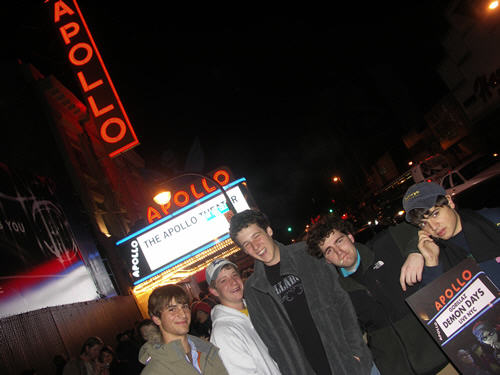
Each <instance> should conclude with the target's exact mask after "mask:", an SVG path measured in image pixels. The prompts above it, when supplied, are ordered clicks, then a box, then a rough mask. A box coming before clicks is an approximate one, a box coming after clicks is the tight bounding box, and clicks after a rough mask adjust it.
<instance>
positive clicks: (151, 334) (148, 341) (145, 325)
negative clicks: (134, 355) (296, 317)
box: [137, 319, 162, 365]
mask: <svg viewBox="0 0 500 375" xmlns="http://www.w3.org/2000/svg"><path fill="white" fill-rule="evenodd" d="M137 330H138V331H139V334H140V336H141V338H142V340H143V344H142V346H141V348H140V349H139V362H140V363H142V364H143V365H145V364H147V363H148V362H149V360H150V359H151V355H150V351H151V350H152V348H153V347H154V346H155V345H158V344H160V343H161V342H162V338H161V332H160V329H159V328H158V326H157V325H156V324H155V323H154V322H153V321H152V320H151V319H144V320H142V321H141V322H140V323H139V324H138V325H137Z"/></svg>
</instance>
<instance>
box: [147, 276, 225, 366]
mask: <svg viewBox="0 0 500 375" xmlns="http://www.w3.org/2000/svg"><path fill="white" fill-rule="evenodd" d="M148 312H149V315H150V316H151V320H152V321H153V322H154V323H155V324H156V325H157V326H158V328H159V329H160V333H161V338H162V341H161V343H159V344H154V345H152V346H151V348H150V351H149V354H150V356H151V359H150V360H149V361H148V362H147V364H146V367H144V370H142V372H141V374H142V375H169V374H171V375H184V374H193V375H194V374H202V375H225V374H227V371H226V369H225V367H224V364H223V363H222V360H221V359H220V357H219V353H218V352H219V349H217V348H216V347H215V346H214V345H212V344H211V343H209V342H207V341H205V340H202V339H200V338H198V337H196V336H191V335H188V331H189V324H190V323H191V311H190V310H189V296H188V294H187V293H186V291H185V290H184V289H183V288H182V287H180V286H178V285H163V286H160V287H158V288H156V289H155V290H153V292H152V293H151V295H150V296H149V300H148Z"/></svg>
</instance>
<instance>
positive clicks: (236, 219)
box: [229, 210, 271, 247]
mask: <svg viewBox="0 0 500 375" xmlns="http://www.w3.org/2000/svg"><path fill="white" fill-rule="evenodd" d="M252 224H257V225H258V226H259V227H260V228H262V229H264V230H266V229H267V228H268V227H270V226H271V225H270V223H269V219H268V218H267V216H266V215H264V214H263V213H262V212H260V211H257V210H245V211H242V212H238V213H237V214H235V215H234V216H233V217H232V218H231V220H230V222H229V235H230V236H231V239H232V240H233V242H234V243H236V244H237V245H238V246H240V247H241V245H240V244H239V243H238V241H237V240H236V236H237V235H238V233H239V232H240V231H241V230H242V229H245V228H246V227H248V226H249V225H252Z"/></svg>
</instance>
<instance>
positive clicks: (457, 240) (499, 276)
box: [401, 182, 500, 287]
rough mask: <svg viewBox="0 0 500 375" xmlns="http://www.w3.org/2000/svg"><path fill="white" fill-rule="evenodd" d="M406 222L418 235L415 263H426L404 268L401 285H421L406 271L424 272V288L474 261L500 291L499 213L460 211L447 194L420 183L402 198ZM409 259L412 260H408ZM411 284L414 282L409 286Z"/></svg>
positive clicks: (413, 257) (427, 184)
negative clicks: (438, 278) (456, 267)
mask: <svg viewBox="0 0 500 375" xmlns="http://www.w3.org/2000/svg"><path fill="white" fill-rule="evenodd" d="M403 208H404V209H405V211H406V220H407V221H408V222H410V223H412V224H414V225H415V226H416V227H418V228H419V229H420V230H419V231H418V250H419V252H420V254H421V256H420V255H416V254H413V256H412V259H414V260H415V259H416V261H417V262H418V259H419V258H420V259H423V262H421V263H420V267H418V266H409V267H408V265H407V264H405V267H404V268H403V269H402V275H401V280H402V285H403V281H405V280H412V281H413V282H414V281H417V280H418V281H420V280H419V279H420V273H418V272H417V274H418V277H415V276H408V275H405V272H407V271H406V270H405V269H406V268H410V269H413V270H415V269H416V270H420V271H421V270H422V269H423V273H422V274H421V279H422V282H423V283H424V284H427V283H429V282H431V281H432V280H434V279H436V278H437V277H439V276H440V275H441V274H442V273H443V272H446V271H448V270H449V269H450V268H452V267H453V266H456V265H457V264H459V263H460V262H461V261H462V260H464V259H466V258H468V257H471V258H473V259H475V260H476V262H477V263H478V264H479V267H480V268H481V269H482V270H483V271H484V272H485V273H486V275H487V276H488V277H489V278H490V279H491V280H492V281H493V283H494V284H495V285H496V286H497V287H500V263H499V262H500V258H499V257H500V228H499V226H498V222H499V221H500V220H499V219H500V217H499V216H498V209H483V210H480V211H478V212H476V211H471V210H457V209H456V207H455V203H454V202H453V200H452V199H451V197H450V196H449V195H447V194H446V191H445V190H444V189H443V188H442V187H441V186H439V185H437V184H435V183H433V182H421V183H418V184H415V185H413V186H411V187H410V188H409V189H408V190H407V191H406V193H405V195H404V197H403ZM409 259H410V258H409ZM407 283H408V284H410V285H411V284H412V282H407Z"/></svg>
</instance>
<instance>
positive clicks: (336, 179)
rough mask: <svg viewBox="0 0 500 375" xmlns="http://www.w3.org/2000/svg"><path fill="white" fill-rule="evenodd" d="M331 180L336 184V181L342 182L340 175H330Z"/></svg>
mask: <svg viewBox="0 0 500 375" xmlns="http://www.w3.org/2000/svg"><path fill="white" fill-rule="evenodd" d="M332 181H333V182H334V183H336V184H337V183H339V182H342V180H341V179H340V177H339V176H333V177H332Z"/></svg>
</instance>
